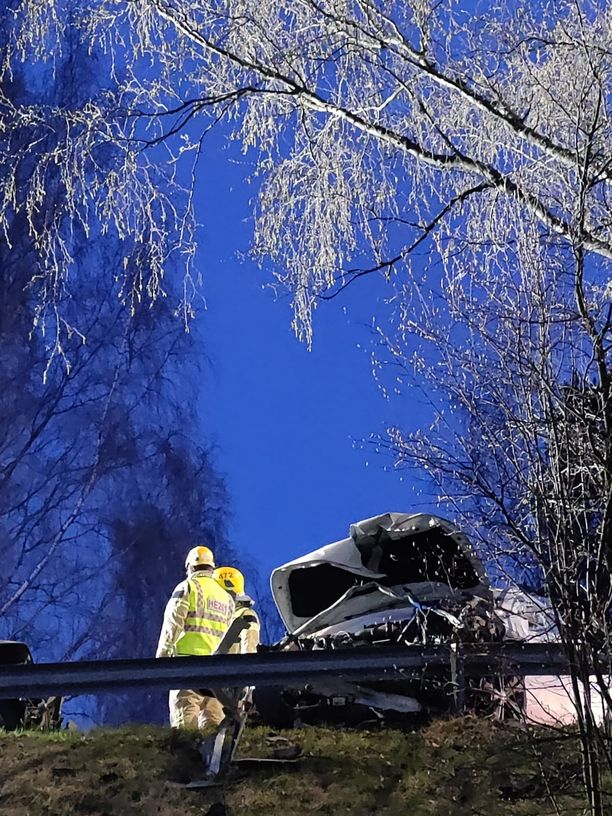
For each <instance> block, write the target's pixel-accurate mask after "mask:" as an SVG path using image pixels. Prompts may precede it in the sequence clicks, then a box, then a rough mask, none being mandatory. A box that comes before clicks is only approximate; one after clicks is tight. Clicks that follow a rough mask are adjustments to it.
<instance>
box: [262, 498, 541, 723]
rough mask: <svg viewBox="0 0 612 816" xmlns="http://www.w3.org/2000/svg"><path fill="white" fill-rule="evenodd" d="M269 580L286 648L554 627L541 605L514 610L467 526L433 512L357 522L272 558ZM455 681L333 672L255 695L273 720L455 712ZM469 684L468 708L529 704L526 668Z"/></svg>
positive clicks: (497, 636) (509, 709)
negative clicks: (361, 677)
mask: <svg viewBox="0 0 612 816" xmlns="http://www.w3.org/2000/svg"><path fill="white" fill-rule="evenodd" d="M270 582H271V587H272V593H273V597H274V601H275V603H276V606H277V608H278V611H279V613H280V616H281V618H282V619H283V622H284V624H285V626H286V628H287V636H286V637H285V638H284V639H283V640H282V641H281V642H280V643H278V644H276V645H275V648H278V649H301V650H309V649H339V648H353V647H359V646H364V645H369V646H371V645H393V644H397V645H400V644H416V643H418V644H424V645H433V644H438V643H448V642H451V641H452V640H459V641H461V642H464V643H474V642H495V641H502V640H504V639H506V638H507V637H508V636H509V637H510V638H511V639H517V640H521V639H527V638H529V637H530V636H534V637H540V636H541V638H542V639H548V638H550V639H553V638H554V632H551V631H550V618H549V616H547V614H546V613H545V612H544V613H543V615H541V616H540V618H539V619H537V620H536V617H537V616H536V615H535V614H533V615H531V618H529V616H527V617H525V615H524V614H521V613H520V612H518V611H517V605H518V604H519V601H518V598H517V597H514V596H513V597H512V599H510V598H509V597H508V596H507V593H506V594H505V595H503V593H501V595H503V597H501V598H500V593H499V592H495V593H494V592H493V591H492V590H491V588H490V586H489V582H488V580H487V577H486V575H485V571H484V568H483V565H482V563H481V561H480V560H479V558H478V557H477V555H476V554H475V552H474V551H473V549H472V546H471V544H470V542H469V540H468V538H467V536H466V535H465V534H464V533H462V532H461V531H460V530H459V529H457V528H456V527H455V526H454V525H453V524H451V523H450V522H448V521H445V520H444V519H442V518H439V517H437V516H434V515H430V514H426V513H417V514H413V515H408V514H403V513H386V514H384V515H381V516H376V517H374V518H370V519H367V520H365V521H360V522H357V523H356V524H353V525H351V527H350V531H349V536H348V537H347V538H345V539H342V540H341V541H337V542H334V543H333V544H329V545H327V546H325V547H321V548H320V549H318V550H315V551H314V552H311V553H308V554H307V555H305V556H302V557H301V558H298V559H296V560H295V561H291V562H289V563H288V564H285V565H283V566H281V567H279V568H278V569H275V570H274V572H273V573H272V576H271V579H270ZM510 601H511V602H512V604H514V609H512V608H509V606H511V603H510ZM504 605H505V606H504ZM523 611H524V609H523ZM532 611H533V610H532ZM507 633H508V634H507ZM500 682H501V683H502V685H501V686H500ZM451 686H452V683H451V682H450V678H449V677H446V678H437V679H436V678H431V677H430V678H424V677H412V678H405V679H404V678H402V679H400V680H390V681H384V682H367V684H366V683H364V684H363V685H360V684H356V683H350V682H347V681H344V680H342V679H340V678H333V679H331V680H330V681H326V683H325V684H322V683H319V682H317V684H316V687H315V686H311V685H309V686H305V687H304V688H302V689H258V690H256V693H255V704H256V707H257V710H258V711H259V713H260V715H261V716H262V718H263V719H264V720H265V721H266V722H268V723H270V724H271V725H276V726H287V725H291V724H292V723H294V722H295V721H296V720H301V721H304V722H313V721H317V720H327V721H334V720H341V721H344V722H346V721H347V720H354V721H363V720H365V719H372V718H373V717H377V718H381V719H382V718H384V719H391V720H393V719H397V718H403V717H405V716H406V715H410V716H411V717H414V716H415V715H418V714H419V713H421V712H423V713H430V712H435V711H445V710H446V711H448V710H449V708H450V706H451V701H452V688H451ZM468 693H469V695H470V701H469V704H470V706H471V707H472V708H475V709H476V710H479V709H480V710H483V711H487V712H488V713H493V714H495V715H496V716H500V717H507V716H517V715H518V713H519V712H520V711H521V710H522V709H523V708H524V705H525V698H524V682H523V681H522V680H521V681H519V680H518V678H516V679H515V678H504V680H503V681H499V680H498V679H496V678H478V679H477V680H470V681H469V689H468Z"/></svg>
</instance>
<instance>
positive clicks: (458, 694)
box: [450, 639, 465, 714]
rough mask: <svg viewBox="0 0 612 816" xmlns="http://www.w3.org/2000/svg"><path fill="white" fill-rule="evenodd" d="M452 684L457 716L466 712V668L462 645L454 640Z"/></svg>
mask: <svg viewBox="0 0 612 816" xmlns="http://www.w3.org/2000/svg"><path fill="white" fill-rule="evenodd" d="M450 670H451V683H452V686H453V711H454V713H455V714H463V713H464V712H465V667H464V664H463V650H462V649H461V643H460V642H459V641H458V640H456V639H454V640H453V642H452V643H451V647H450Z"/></svg>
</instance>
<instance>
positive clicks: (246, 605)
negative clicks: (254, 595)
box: [228, 596, 260, 654]
mask: <svg viewBox="0 0 612 816" xmlns="http://www.w3.org/2000/svg"><path fill="white" fill-rule="evenodd" d="M239 597H241V596H239ZM242 597H244V596H242ZM246 597H247V598H248V596H246ZM238 618H243V619H244V622H245V623H246V624H248V626H247V627H246V628H245V629H243V630H242V631H241V632H240V634H239V635H238V637H239V640H238V641H237V642H236V643H234V644H233V645H232V646H231V647H230V648H229V649H228V654H250V653H251V652H256V651H257V646H258V645H259V629H260V623H259V617H258V616H257V612H255V610H254V609H253V601H252V600H251V598H248V601H246V602H244V601H240V600H237V601H236V611H235V612H234V616H233V618H232V623H233V622H234V621H235V620H238Z"/></svg>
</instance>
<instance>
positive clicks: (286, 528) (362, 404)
mask: <svg viewBox="0 0 612 816" xmlns="http://www.w3.org/2000/svg"><path fill="white" fill-rule="evenodd" d="M223 139H224V134H223V132H222V131H221V130H219V131H217V132H216V133H215V134H214V135H213V137H212V138H211V140H210V141H209V142H207V150H206V151H205V154H204V157H203V158H202V161H201V165H200V168H199V175H198V193H197V199H196V202H195V205H196V211H197V213H198V216H199V219H200V220H201V221H203V224H204V226H203V229H202V234H201V242H202V248H201V252H200V258H199V264H200V266H201V268H202V269H203V272H204V296H205V298H206V311H205V313H204V315H203V325H204V336H205V343H206V353H207V355H208V356H209V357H210V358H211V363H210V367H209V370H208V373H207V376H206V378H205V380H204V382H203V384H202V391H201V396H202V406H203V420H204V431H205V434H206V436H207V438H208V439H209V440H212V441H213V442H214V443H215V444H216V445H217V456H216V459H217V463H218V466H219V468H220V470H221V471H222V473H223V474H224V475H225V476H226V479H227V484H228V487H229V490H230V494H231V501H232V521H231V526H230V537H231V540H232V543H233V544H234V546H235V547H236V549H237V550H238V552H240V553H244V554H245V555H246V554H250V555H252V556H254V557H255V559H256V561H257V563H258V565H259V568H260V570H261V572H262V573H263V574H264V575H265V576H266V577H267V575H268V574H269V572H270V570H271V569H272V568H273V567H275V566H277V565H279V564H280V563H283V562H284V561H287V560H289V559H291V558H294V557H296V556H298V555H300V554H302V553H304V552H307V551H308V550H311V549H314V548H315V547H318V546H321V545H322V544H325V543H328V542H330V541H333V540H335V539H337V538H341V537H343V536H345V535H346V532H347V528H348V525H349V524H350V523H351V522H353V521H357V520H359V519H362V518H366V517H368V516H372V515H376V514H378V513H383V512H387V511H389V510H399V511H402V510H403V511H405V510H413V509H417V508H416V506H415V502H416V501H419V500H418V499H415V496H414V493H413V489H412V487H411V483H410V479H409V477H408V476H407V475H406V474H404V478H403V481H402V480H401V479H400V474H398V473H396V472H392V470H391V469H390V468H389V466H390V465H391V460H390V459H387V458H384V457H382V456H379V455H376V453H375V451H374V450H373V449H372V448H371V446H366V447H365V448H364V447H363V446H361V445H359V444H358V442H359V440H361V439H364V438H367V437H368V436H369V435H370V434H371V433H373V432H382V431H383V430H384V428H385V426H386V424H388V423H389V422H404V421H410V423H411V424H413V425H414V424H418V422H419V416H418V411H417V409H415V405H416V404H417V403H416V401H414V400H412V401H411V402H410V403H408V400H407V398H404V399H403V400H398V401H392V402H389V401H388V400H386V399H385V398H384V396H383V395H382V392H381V390H380V389H379V387H378V386H377V384H376V382H375V381H374V379H373V377H372V373H371V364H370V352H371V348H372V346H371V344H372V340H373V334H372V331H371V329H370V328H369V326H368V323H369V321H370V320H371V315H372V314H373V313H374V312H377V311H378V312H380V310H381V306H382V303H381V300H382V298H384V296H385V295H387V296H388V294H389V291H388V290H387V289H386V287H385V285H384V283H383V282H382V281H381V279H380V278H378V277H372V278H367V279H362V280H360V281H358V282H356V283H355V284H353V285H352V286H351V287H349V288H348V289H347V290H346V291H345V292H344V293H343V294H342V295H341V296H340V297H339V298H337V299H336V300H334V301H331V302H328V303H324V304H323V305H322V307H321V308H320V309H318V310H317V314H316V318H315V339H314V347H313V349H312V351H308V350H307V349H306V348H305V347H304V346H303V345H302V344H301V343H299V342H298V340H297V339H296V338H295V337H294V335H293V333H292V330H291V308H290V300H289V297H288V296H287V295H284V296H283V297H281V298H278V299H277V298H275V295H274V293H273V292H272V291H271V290H270V289H269V288H266V287H265V284H266V283H269V282H270V276H269V275H267V274H266V272H265V271H261V270H259V269H257V267H256V266H255V265H254V264H253V263H251V262H248V261H241V260H240V259H239V258H238V256H237V253H238V252H240V251H244V250H246V249H247V248H248V243H249V239H250V236H251V232H252V226H251V220H250V206H249V197H252V196H253V194H254V190H253V188H252V186H250V185H248V184H247V183H246V176H247V174H248V168H247V167H246V166H245V165H242V166H241V165H237V164H234V163H232V162H231V161H229V160H228V152H227V151H226V150H224V149H223ZM356 443H357V444H356ZM423 506H424V502H423V501H422V500H421V501H419V508H421V507H423Z"/></svg>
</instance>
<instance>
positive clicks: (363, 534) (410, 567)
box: [270, 513, 488, 633]
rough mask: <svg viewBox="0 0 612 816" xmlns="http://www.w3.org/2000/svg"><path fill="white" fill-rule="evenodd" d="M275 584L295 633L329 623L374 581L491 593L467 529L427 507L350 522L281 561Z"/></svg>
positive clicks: (275, 593)
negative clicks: (339, 533) (336, 534)
mask: <svg viewBox="0 0 612 816" xmlns="http://www.w3.org/2000/svg"><path fill="white" fill-rule="evenodd" d="M270 583H271V587H272V594H273V596H274V600H275V603H276V606H277V608H278V610H279V613H280V615H281V617H282V619H283V621H284V623H285V625H286V627H287V630H288V631H289V632H290V633H295V632H296V631H298V630H301V629H303V628H304V627H305V626H308V625H309V624H310V622H311V621H313V620H317V621H320V622H321V623H323V622H324V621H325V623H329V622H330V620H333V619H334V614H333V613H334V610H338V613H340V612H341V609H342V607H343V605H344V601H345V600H347V601H348V599H349V598H350V599H353V598H354V597H355V595H356V594H357V593H359V594H361V595H363V594H364V593H366V592H367V591H368V587H369V588H370V590H371V591H378V594H380V588H381V587H382V588H383V591H384V588H387V587H388V588H392V587H405V586H414V585H419V586H421V587H425V586H428V587H430V591H435V587H440V586H443V587H444V588H448V587H450V589H451V590H456V591H463V590H469V591H471V592H482V591H485V592H488V581H487V578H486V574H485V571H484V567H483V565H482V563H481V561H480V559H479V558H478V556H477V555H476V554H475V553H474V551H473V549H472V546H471V544H470V542H469V540H468V538H467V536H466V535H465V534H464V533H462V532H461V530H459V529H458V528H457V527H455V525H453V524H451V522H449V521H446V520H445V519H442V518H440V517H439V516H435V515H431V514H429V513H413V514H409V513H384V514H383V515H380V516H374V517H373V518H369V519H365V520H363V521H358V522H356V523H355V524H351V526H350V528H349V536H348V538H344V539H341V540H340V541H335V542H334V543H332V544H327V545H326V546H324V547H321V548H319V549H317V550H314V551H313V552H310V553H308V554H307V555H303V556H301V557H300V558H296V559H295V560H293V561H290V562H289V563H287V564H284V565H283V566H281V567H278V568H277V569H275V570H274V571H273V573H272V576H271V578H270ZM379 603H382V604H385V603H386V604H387V605H392V604H393V601H392V599H389V600H387V601H385V600H384V598H383V600H382V601H380V599H379V601H378V602H377V606H378V604H379ZM395 603H397V600H396V601H395ZM362 605H363V604H362ZM366 605H367V604H366ZM323 613H328V614H325V615H324V614H323ZM340 617H341V615H340Z"/></svg>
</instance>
